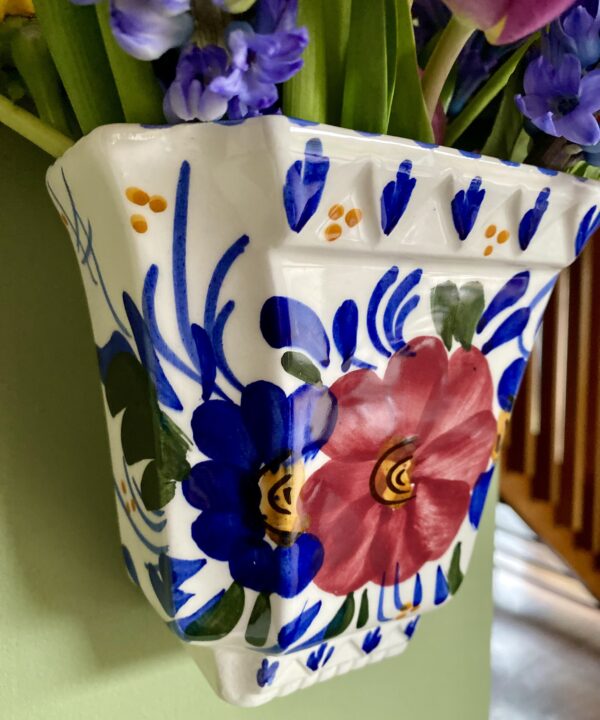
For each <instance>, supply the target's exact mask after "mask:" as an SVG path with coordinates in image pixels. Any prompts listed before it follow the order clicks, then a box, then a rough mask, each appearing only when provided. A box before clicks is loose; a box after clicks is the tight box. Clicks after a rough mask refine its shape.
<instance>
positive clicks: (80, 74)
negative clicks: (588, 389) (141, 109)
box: [36, 0, 124, 133]
mask: <svg viewBox="0 0 600 720" xmlns="http://www.w3.org/2000/svg"><path fill="white" fill-rule="evenodd" d="M36 11H37V17H38V20H39V22H40V25H41V27H42V32H43V33H44V37H45V38H46V41H47V43H48V47H49V48H50V54H51V55H52V59H53V60H54V64H55V65H56V68H57V70H58V73H59V75H60V77H61V80H62V82H63V85H64V87H65V90H66V91H67V95H68V96H69V100H70V101H71V105H72V106H73V110H74V111H75V115H76V116H77V120H78V122H79V125H80V126H81V129H82V130H83V132H84V133H88V132H90V131H91V130H93V129H94V128H95V127H98V126H99V125H105V124H107V123H113V122H122V121H123V120H124V116H123V111H122V109H121V103H120V101H119V95H118V93H117V88H116V87H115V83H114V80H113V76H112V73H111V70H110V65H109V62H108V58H107V56H106V52H105V50H104V43H103V42H102V35H101V33H100V28H99V27H98V20H97V18H96V11H95V10H94V8H93V7H91V6H87V7H83V6H77V5H73V4H71V2H70V0H41V1H40V2H38V3H37V5H36Z"/></svg>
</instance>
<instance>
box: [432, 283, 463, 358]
mask: <svg viewBox="0 0 600 720" xmlns="http://www.w3.org/2000/svg"><path fill="white" fill-rule="evenodd" d="M459 302H460V295H459V293H458V288H457V287H456V285H455V284H454V283H453V282H451V281H450V280H448V281H447V282H445V283H442V284H441V285H436V287H434V288H433V290H432V291H431V316H432V318H433V323H434V325H435V329H436V332H437V334H438V335H439V336H440V337H441V338H442V341H443V342H444V345H445V346H446V348H447V350H448V351H450V350H452V339H453V336H454V323H455V320H456V310H457V308H458V303H459Z"/></svg>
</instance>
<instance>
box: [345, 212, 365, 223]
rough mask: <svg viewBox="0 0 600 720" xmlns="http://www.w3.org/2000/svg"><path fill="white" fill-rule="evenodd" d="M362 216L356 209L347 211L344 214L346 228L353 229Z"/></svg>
mask: <svg viewBox="0 0 600 720" xmlns="http://www.w3.org/2000/svg"><path fill="white" fill-rule="evenodd" d="M362 218H363V214H362V212H361V211H360V210H359V209H358V208H353V209H352V210H348V212H347V213H346V225H347V226H348V227H355V226H356V225H358V223H359V222H360V221H361V220H362Z"/></svg>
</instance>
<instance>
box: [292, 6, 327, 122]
mask: <svg viewBox="0 0 600 720" xmlns="http://www.w3.org/2000/svg"><path fill="white" fill-rule="evenodd" d="M298 22H299V24H300V25H305V26H306V27H307V28H308V32H309V34H310V43H309V44H308V47H307V48H306V50H305V51H304V66H303V68H302V70H300V72H299V73H297V74H296V75H294V77H293V78H291V80H288V82H286V83H285V84H284V86H283V112H284V113H285V114H286V115H288V116H290V117H296V118H300V119H302V120H311V121H313V122H321V123H322V122H326V121H327V82H328V80H329V77H328V72H327V60H326V57H325V28H324V22H325V21H324V15H323V7H322V2H321V0H302V1H301V2H300V6H299V13H298Z"/></svg>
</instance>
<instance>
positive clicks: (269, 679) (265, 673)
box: [256, 659, 279, 688]
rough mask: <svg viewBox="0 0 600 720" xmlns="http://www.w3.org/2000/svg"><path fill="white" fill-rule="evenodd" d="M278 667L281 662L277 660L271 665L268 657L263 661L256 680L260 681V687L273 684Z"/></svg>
mask: <svg viewBox="0 0 600 720" xmlns="http://www.w3.org/2000/svg"><path fill="white" fill-rule="evenodd" d="M278 667H279V662H278V661H277V660H276V661H275V662H274V663H271V664H270V665H269V661H268V660H267V659H265V660H263V661H262V663H261V666H260V667H259V668H258V670H257V672H256V682H257V683H258V685H259V687H261V688H262V687H266V686H267V685H272V684H273V680H275V675H276V673H277V668H278Z"/></svg>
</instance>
